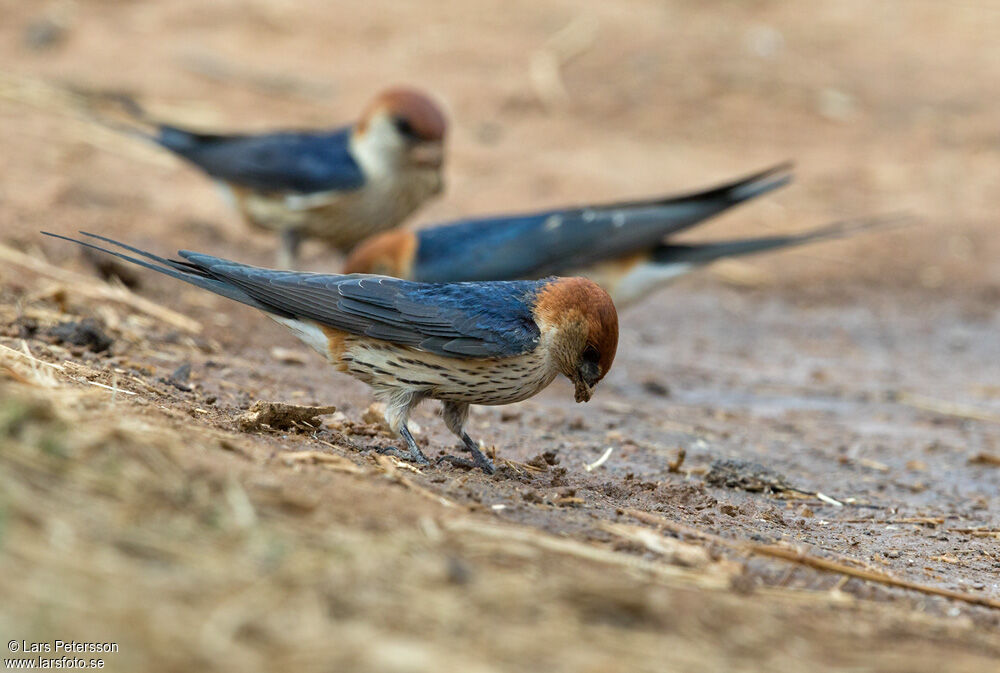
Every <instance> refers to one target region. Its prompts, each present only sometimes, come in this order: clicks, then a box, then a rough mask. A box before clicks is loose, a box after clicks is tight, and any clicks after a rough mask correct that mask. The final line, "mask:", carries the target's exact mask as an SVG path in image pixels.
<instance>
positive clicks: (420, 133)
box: [354, 87, 448, 171]
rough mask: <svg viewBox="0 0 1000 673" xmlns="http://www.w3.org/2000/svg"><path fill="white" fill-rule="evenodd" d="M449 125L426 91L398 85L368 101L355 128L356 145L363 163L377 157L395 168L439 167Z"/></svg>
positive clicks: (428, 168) (442, 161)
mask: <svg viewBox="0 0 1000 673" xmlns="http://www.w3.org/2000/svg"><path fill="white" fill-rule="evenodd" d="M447 127H448V124H447V122H446V120H445V117H444V113H443V112H441V109H440V108H439V107H438V105H437V104H436V103H434V101H432V100H431V99H430V98H428V97H427V96H426V95H425V94H423V93H421V92H420V91H417V90H416V89H410V88H406V87H395V88H392V89H387V90H386V91H383V92H382V93H380V94H379V95H378V96H377V97H376V98H375V100H373V101H372V102H371V103H370V104H369V105H368V108H367V109H366V110H365V113H364V114H363V115H362V117H361V120H360V121H359V122H358V124H357V125H356V126H355V129H354V136H355V148H356V150H359V151H360V152H361V153H362V155H363V156H362V157H361V159H362V163H371V162H372V161H373V160H376V159H377V161H378V163H380V164H386V165H392V166H393V167H395V168H415V169H427V170H434V171H438V170H440V169H441V166H442V165H443V164H444V140H445V134H446V132H447ZM366 155H367V156H366Z"/></svg>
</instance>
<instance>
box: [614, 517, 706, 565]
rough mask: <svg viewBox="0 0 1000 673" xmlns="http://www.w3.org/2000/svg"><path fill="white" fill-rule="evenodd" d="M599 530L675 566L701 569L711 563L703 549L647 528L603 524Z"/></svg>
mask: <svg viewBox="0 0 1000 673" xmlns="http://www.w3.org/2000/svg"><path fill="white" fill-rule="evenodd" d="M600 528H601V530H604V531H607V532H609V533H611V534H612V535H616V536H618V537H620V538H622V539H624V540H628V541H630V542H635V543H638V544H640V545H642V546H643V547H645V548H646V549H648V550H649V551H651V552H653V553H655V554H660V555H662V556H664V557H666V558H667V560H669V561H670V562H671V563H674V564H676V565H680V566H685V567H687V568H703V567H705V566H707V565H708V564H709V563H711V562H712V558H711V557H710V556H709V555H708V552H707V551H705V549H704V548H703V547H699V546H697V545H693V544H689V543H687V542H681V541H680V540H677V539H674V538H669V537H664V536H663V535H660V534H659V533H657V532H656V531H653V530H650V529H649V528H644V527H642V526H629V525H627V524H621V523H603V524H601V526H600Z"/></svg>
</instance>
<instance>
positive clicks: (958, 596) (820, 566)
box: [625, 509, 1000, 609]
mask: <svg viewBox="0 0 1000 673" xmlns="http://www.w3.org/2000/svg"><path fill="white" fill-rule="evenodd" d="M625 512H626V513H627V514H628V515H629V516H632V517H634V518H636V519H639V520H640V521H645V522H647V523H651V524H654V525H657V526H662V527H664V528H667V529H670V530H673V531H675V532H678V533H681V534H686V535H694V536H696V537H700V538H702V539H705V540H711V541H712V542H715V543H718V544H721V545H724V546H726V547H729V548H730V549H734V550H736V551H742V552H747V553H751V554H758V555H760V556H769V557H771V558H776V559H781V560H784V561H790V562H792V563H797V564H799V565H804V566H808V567H810V568H814V569H816V570H822V571H825V572H832V573H838V574H841V575H846V576H848V577H854V578H857V579H861V580H865V581H866V582H874V583H877V584H883V585H885V586H891V587H897V588H900V589H909V590H911V591H917V592H920V593H922V594H927V595H929V596H942V597H944V598H950V599H952V600H956V601H962V602H965V603H971V604H973V605H982V606H984V607H988V608H994V609H1000V600H997V599H995V598H990V597H988V596H980V595H977V594H970V593H967V592H964V591H954V590H952V589H944V588H941V587H935V586H930V585H927V584H920V583H918V582H911V581H910V580H904V579H899V578H897V577H893V576H892V575H887V574H886V573H883V572H879V571H877V570H871V569H867V568H857V567H854V566H849V565H847V564H845V563H842V562H840V561H834V560H831V559H827V558H822V557H820V556H813V555H811V554H806V553H804V552H802V551H799V550H797V549H792V548H789V547H782V546H779V545H769V544H758V543H754V542H741V541H737V540H728V539H726V538H724V537H720V536H718V535H713V534H711V533H706V532H704V531H700V530H698V529H696V528H691V527H690V526H685V525H683V524H678V523H676V522H673V521H669V520H667V519H664V518H662V517H659V516H656V515H655V514H650V513H649V512H643V511H641V510H635V509H629V510H625Z"/></svg>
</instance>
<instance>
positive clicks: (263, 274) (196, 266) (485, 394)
mask: <svg viewBox="0 0 1000 673" xmlns="http://www.w3.org/2000/svg"><path fill="white" fill-rule="evenodd" d="M45 233H47V232H45ZM81 233H82V234H83V235H84V236H87V237H89V238H90V239H94V240H97V241H103V242H105V243H109V244H111V245H114V246H118V247H120V248H122V249H124V250H126V251H128V252H131V253H133V254H134V255H138V257H135V256H132V255H128V254H124V253H122V252H118V251H115V250H109V249H107V248H104V247H101V246H99V245H96V244H94V243H91V242H88V241H82V240H77V239H73V238H67V237H65V236H60V235H58V234H47V235H49V236H54V237H56V238H61V239H64V240H68V241H72V242H74V243H77V244H79V245H82V246H85V247H88V248H93V249H96V250H100V251H102V252H106V253H108V254H111V255H114V256H115V257H118V258H120V259H124V260H126V261H129V262H132V263H134V264H138V265H139V266H142V267H145V268H147V269H152V270H154V271H158V272H160V273H163V274H166V275H168V276H172V277H174V278H177V279H180V280H183V281H185V282H187V283H190V284H192V285H196V286H198V287H200V288H203V289H206V290H208V291H210V292H214V293H215V294H219V295H222V296H224V297H228V298H230V299H233V300H235V301H238V302H241V303H243V304H246V305H248V306H252V307H254V308H256V309H259V310H261V311H263V312H264V313H265V314H267V315H268V316H269V317H270V318H272V319H273V320H275V321H277V322H278V323H280V324H282V325H285V326H286V327H288V328H289V329H291V330H292V332H293V333H294V334H295V335H296V336H297V337H299V338H300V339H302V341H304V342H305V343H306V344H308V345H309V346H311V347H312V348H314V349H315V350H316V351H318V352H319V353H320V354H321V355H323V356H324V357H325V358H326V359H327V360H328V361H329V362H330V363H331V364H332V365H334V367H336V368H337V369H338V370H340V371H341V372H344V373H346V374H350V375H351V376H353V377H355V378H357V379H359V380H361V381H363V382H365V383H367V384H368V385H370V386H371V387H372V388H373V389H374V392H375V395H376V397H377V398H379V399H380V400H382V401H383V402H385V404H386V412H385V416H386V421H387V422H388V425H389V427H390V428H391V429H392V430H393V431H394V432H396V433H397V434H399V435H401V436H402V437H403V439H404V440H405V441H406V445H407V448H408V450H409V456H408V457H409V458H410V459H412V460H414V461H416V462H418V463H426V462H428V461H427V458H426V457H425V456H424V454H423V453H422V452H421V451H420V448H419V447H418V446H417V444H416V442H414V440H413V436H412V435H411V434H410V432H409V430H408V429H407V427H406V422H407V419H408V417H409V414H410V411H411V410H412V409H413V408H414V407H415V406H416V405H417V404H419V403H420V402H421V401H422V400H425V399H436V400H441V401H442V402H443V403H444V406H443V417H444V422H445V425H446V426H447V427H448V429H449V430H451V431H452V432H453V433H455V435H457V436H458V437H460V438H461V440H462V443H463V445H464V450H465V451H466V452H468V453H470V454H471V455H472V462H471V463H470V462H469V461H463V460H462V459H458V458H455V457H454V456H451V457H448V460H450V461H451V462H456V463H460V464H465V465H470V466H471V465H474V466H477V467H480V468H481V469H482V470H484V471H485V472H487V473H492V472H493V470H494V468H493V464H492V463H491V461H490V460H489V458H487V457H486V456H485V455H484V454H483V452H482V451H480V450H479V447H478V446H477V445H476V443H475V442H474V441H473V440H472V439H470V438H469V435H468V434H467V433H466V432H465V430H464V426H465V423H466V420H467V418H468V414H469V405H470V404H487V405H499V404H510V403H512V402H518V401H521V400H524V399H527V398H529V397H531V396H533V395H535V394H536V393H538V392H539V391H541V390H542V389H543V388H545V387H546V386H548V385H549V384H550V383H551V382H552V381H553V379H555V377H556V376H557V375H559V374H563V375H565V376H566V377H567V378H568V379H569V380H570V381H572V382H573V384H574V386H575V397H576V401H577V402H587V401H589V400H590V397H591V395H593V393H594V388H595V386H596V385H597V384H598V383H599V382H600V381H601V379H603V378H604V376H605V375H606V374H607V373H608V370H610V369H611V365H612V363H613V362H614V358H615V352H616V350H617V348H618V314H617V312H616V311H615V306H614V303H613V302H612V301H611V297H609V296H608V293H607V292H605V291H604V290H602V289H601V288H600V287H599V286H597V285H596V284H595V283H593V282H592V281H589V280H587V279H584V278H547V279H543V280H534V281H499V282H479V283H476V282H469V283H415V282H411V281H404V280H399V279H396V278H388V277H385V276H371V275H361V274H354V275H336V274H316V273H302V272H294V271H278V270H274V269H264V268H259V267H253V266H247V265H245V264H239V263H237V262H231V261H228V260H225V259H220V258H218V257H212V256H211V255H204V254H199V253H195V252H186V251H181V252H180V253H178V254H179V255H180V257H181V258H182V259H181V260H172V259H167V258H164V257H159V256H157V255H154V254H151V253H149V252H146V251H144V250H140V249H138V248H134V247H132V246H129V245H125V244H123V243H119V242H118V241H114V240H112V239H109V238H105V237H103V236H97V235H95V234H87V233H85V232H81Z"/></svg>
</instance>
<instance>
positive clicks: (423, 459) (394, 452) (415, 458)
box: [375, 446, 431, 465]
mask: <svg viewBox="0 0 1000 673" xmlns="http://www.w3.org/2000/svg"><path fill="white" fill-rule="evenodd" d="M375 453H380V454H382V455H383V456H394V457H396V458H399V459H400V460H405V461H407V462H410V463H416V464H417V465H430V464H431V461H429V460H427V456H425V455H424V454H423V452H422V451H421V450H420V449H417V450H416V452H415V453H414V452H413V451H412V450H410V451H403V450H401V449H397V448H396V447H394V446H382V447H376V448H375Z"/></svg>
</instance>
